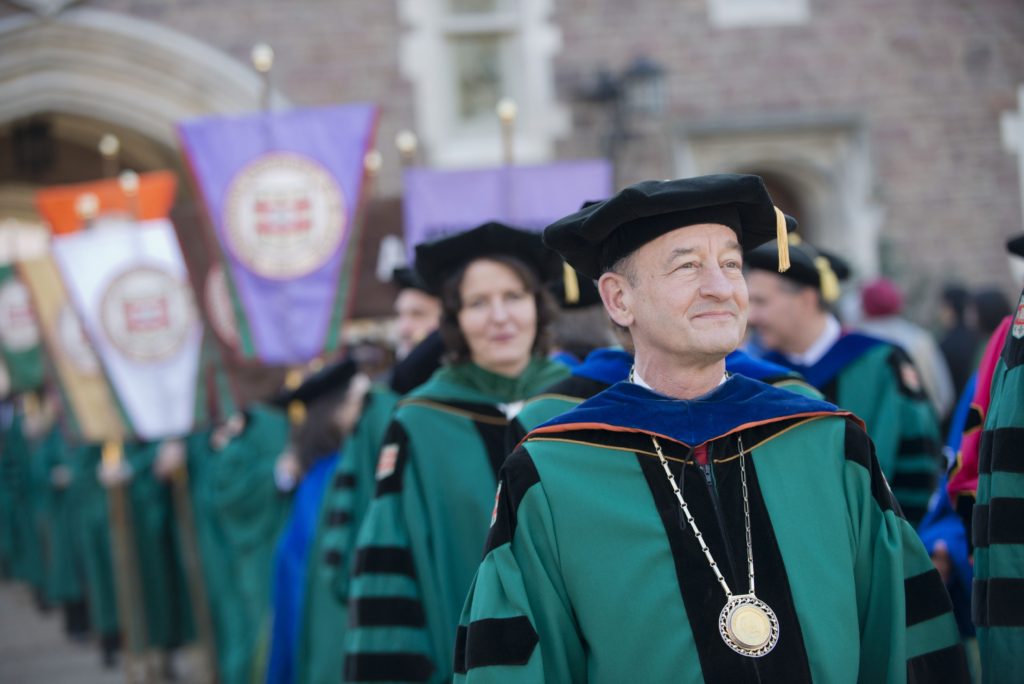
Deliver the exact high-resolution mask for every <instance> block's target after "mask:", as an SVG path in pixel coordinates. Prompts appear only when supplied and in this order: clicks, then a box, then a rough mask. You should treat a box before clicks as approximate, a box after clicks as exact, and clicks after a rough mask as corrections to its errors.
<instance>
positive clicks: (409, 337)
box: [395, 288, 441, 357]
mask: <svg viewBox="0 0 1024 684" xmlns="http://www.w3.org/2000/svg"><path fill="white" fill-rule="evenodd" d="M395 315H396V316H397V318H396V320H395V337H396V338H397V344H396V347H397V352H398V356H399V357H404V356H405V355H406V354H408V353H409V352H410V351H412V348H413V347H415V346H416V345H417V344H419V343H420V341H421V340H423V338H424V337H426V336H427V335H429V334H430V333H432V332H433V331H434V330H436V329H437V326H438V324H439V323H440V321H441V302H440V301H439V300H438V299H437V297H431V296H430V295H428V294H427V293H426V292H423V291H421V290H414V289H412V288H406V289H404V290H402V291H401V292H399V293H398V298H397V299H396V300H395Z"/></svg>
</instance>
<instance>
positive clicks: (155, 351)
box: [100, 266, 196, 363]
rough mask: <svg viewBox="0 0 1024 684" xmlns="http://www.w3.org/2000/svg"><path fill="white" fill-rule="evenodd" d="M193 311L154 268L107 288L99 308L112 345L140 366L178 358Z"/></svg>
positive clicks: (180, 290) (183, 289)
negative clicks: (175, 356)
mask: <svg viewBox="0 0 1024 684" xmlns="http://www.w3.org/2000/svg"><path fill="white" fill-rule="evenodd" d="M195 315H196V314H195V307H194V306H193V303H192V293H191V291H190V290H189V289H188V287H187V286H186V285H185V284H184V283H182V282H180V281H179V280H178V279H177V278H175V277H174V276H172V275H171V274H170V273H168V272H166V271H164V270H162V269H160V268H158V267H155V266H143V267H139V268H132V269H130V270H128V271H126V272H124V273H122V274H121V275H119V276H118V277H117V278H115V279H114V280H113V282H111V283H110V285H108V286H107V289H106V292H104V294H103V298H102V300H101V304H100V320H101V321H102V324H103V330H104V332H105V333H106V335H107V338H108V339H109V340H110V342H111V344H113V345H114V347H115V348H117V350H118V351H120V352H121V353H122V354H124V355H125V356H127V357H128V358H130V359H132V360H133V361H139V362H142V363H151V362H154V361H161V360H164V359H168V358H171V357H173V356H174V355H175V354H177V353H178V352H179V351H180V350H181V348H182V347H183V346H184V344H185V341H186V340H187V339H188V336H189V333H190V332H191V330H192V326H193V325H194V323H195Z"/></svg>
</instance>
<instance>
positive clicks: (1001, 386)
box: [971, 293, 1024, 684]
mask: <svg viewBox="0 0 1024 684" xmlns="http://www.w3.org/2000/svg"><path fill="white" fill-rule="evenodd" d="M991 397H992V402H991V404H990V406H989V409H988V414H987V416H986V418H985V427H984V432H983V433H982V435H981V446H980V448H979V459H978V496H977V502H976V503H975V506H974V512H973V519H972V527H973V530H972V541H973V543H974V594H973V597H972V601H973V606H972V611H971V612H972V618H973V621H974V624H975V625H976V626H977V628H978V645H979V648H980V651H981V671H982V681H984V682H986V684H995V683H1001V682H1019V681H1021V679H1022V677H1024V293H1022V294H1021V298H1020V301H1019V302H1018V305H1017V311H1016V313H1015V316H1014V319H1013V321H1012V324H1011V326H1010V329H1009V331H1008V333H1007V336H1006V343H1005V344H1004V346H1003V352H1002V355H1001V356H1000V358H999V361H998V363H997V364H996V369H995V373H994V374H993V376H992V392H991Z"/></svg>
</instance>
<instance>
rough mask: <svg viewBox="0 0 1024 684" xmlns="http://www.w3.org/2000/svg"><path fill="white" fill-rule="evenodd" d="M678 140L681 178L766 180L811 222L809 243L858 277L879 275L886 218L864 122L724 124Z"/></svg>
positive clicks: (695, 128) (695, 129) (694, 128)
mask: <svg viewBox="0 0 1024 684" xmlns="http://www.w3.org/2000/svg"><path fill="white" fill-rule="evenodd" d="M678 132H679V137H678V138H677V145H676V159H677V170H678V175H680V176H691V175H699V174H703V173H719V172H736V173H757V174H760V175H763V176H765V177H766V179H770V180H771V181H772V182H774V183H776V184H777V185H781V186H783V187H784V188H785V190H786V191H788V193H790V194H792V195H793V197H794V198H795V202H796V204H798V205H799V207H800V211H801V213H802V214H803V215H802V216H800V217H799V218H800V219H801V221H800V223H801V229H800V230H801V232H802V233H803V234H804V235H806V236H807V238H808V239H810V240H813V241H817V242H820V243H821V244H822V245H824V246H827V247H829V248H830V249H832V250H833V251H836V252H838V253H841V254H844V255H846V256H847V257H848V258H849V260H850V261H851V262H852V265H853V267H854V271H855V273H856V274H857V276H858V277H861V278H866V277H871V276H874V275H876V274H877V273H878V271H879V231H880V228H881V225H882V212H881V210H880V208H879V206H878V205H877V204H876V201H875V187H874V183H875V179H874V172H873V170H872V165H871V158H870V153H869V149H868V143H867V136H866V134H865V131H864V130H863V126H862V125H861V124H860V122H859V121H857V120H856V119H852V118H849V119H847V118H835V119H824V120H823V119H820V118H817V119H810V120H808V119H803V118H800V117H791V118H788V119H785V120H757V119H750V120H742V121H735V122H721V121H717V122H714V123H713V124H707V125H688V126H685V127H681V128H680V129H679V130H678Z"/></svg>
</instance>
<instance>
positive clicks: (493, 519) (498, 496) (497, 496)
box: [491, 482, 501, 527]
mask: <svg viewBox="0 0 1024 684" xmlns="http://www.w3.org/2000/svg"><path fill="white" fill-rule="evenodd" d="M499 501H501V483H500V482H499V483H498V491H496V492H494V510H493V511H491V527H494V523H496V522H498V502H499Z"/></svg>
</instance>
